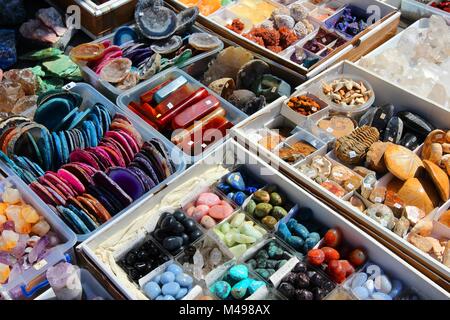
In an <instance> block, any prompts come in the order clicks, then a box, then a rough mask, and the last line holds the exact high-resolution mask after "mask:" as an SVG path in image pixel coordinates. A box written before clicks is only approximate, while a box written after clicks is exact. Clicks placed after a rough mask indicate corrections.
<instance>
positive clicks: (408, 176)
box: [232, 63, 449, 277]
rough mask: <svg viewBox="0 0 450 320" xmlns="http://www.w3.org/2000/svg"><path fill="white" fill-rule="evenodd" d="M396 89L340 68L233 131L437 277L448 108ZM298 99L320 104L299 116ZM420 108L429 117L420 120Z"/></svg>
mask: <svg viewBox="0 0 450 320" xmlns="http://www.w3.org/2000/svg"><path fill="white" fill-rule="evenodd" d="M336 79H338V80H339V81H336ZM346 81H347V82H346ZM348 82H350V84H348ZM361 90H362V91H364V92H362V93H358V91H361ZM401 90H402V89H400V88H399V87H396V86H395V85H393V84H390V83H389V82H386V81H384V80H381V79H379V78H376V77H374V76H371V75H370V73H368V72H367V71H364V70H363V69H361V68H358V67H355V65H353V64H350V63H344V64H340V65H338V66H336V67H335V68H333V69H330V70H329V71H328V72H325V73H324V74H322V75H321V76H319V77H318V78H317V79H313V80H311V81H310V82H308V83H305V84H304V85H301V86H299V87H298V88H297V91H296V92H295V93H294V94H293V95H292V97H290V98H287V97H286V98H281V99H279V100H278V101H277V102H275V103H273V104H272V105H270V106H268V107H266V109H265V110H263V111H261V112H259V113H256V114H255V115H253V116H251V117H249V118H248V119H247V120H245V121H244V122H243V123H241V124H240V125H238V126H237V127H235V128H234V129H233V131H232V132H233V135H234V136H236V138H237V140H238V141H239V142H241V143H247V144H249V147H250V149H251V150H254V151H258V154H260V155H261V156H262V157H263V158H264V159H267V160H268V161H271V163H272V164H273V165H275V166H279V167H280V168H281V169H282V170H285V171H286V172H287V173H288V174H289V176H291V177H294V179H296V180H297V181H299V182H301V183H302V185H304V186H305V187H307V188H308V189H313V190H316V191H317V192H318V193H319V194H321V195H322V196H323V197H325V198H328V199H332V200H331V201H333V203H337V204H339V205H340V207H341V208H345V209H344V210H346V211H345V212H351V215H352V216H356V217H358V218H359V219H361V220H363V221H365V223H366V224H369V225H371V226H373V227H374V228H375V229H377V231H379V232H383V233H384V234H386V235H389V237H390V238H391V239H392V241H393V242H394V243H396V244H397V245H398V244H401V245H402V246H403V247H405V248H408V249H407V250H409V252H410V253H411V254H412V257H413V259H423V260H425V261H427V263H428V264H429V265H432V266H433V268H434V269H435V270H439V272H440V273H441V274H442V275H443V277H445V275H446V274H448V268H449V265H448V262H449V260H448V253H449V250H448V243H449V234H448V229H445V228H440V226H437V224H438V221H437V220H438V218H437V217H436V215H435V213H436V212H437V211H439V210H441V209H440V208H443V206H444V207H445V206H446V204H447V202H448V200H449V197H448V185H447V183H448V181H449V178H448V174H447V172H446V167H445V163H446V156H445V155H446V153H445V152H444V150H443V144H445V136H446V131H445V130H446V129H445V128H446V124H445V121H446V120H444V119H445V117H446V116H447V111H445V110H444V109H442V108H439V107H437V106H434V105H433V104H430V103H426V102H425V101H423V100H420V99H418V98H416V97H415V96H413V95H410V97H409V98H407V97H405V95H406V93H402V94H400V93H399V92H401ZM378 92H383V95H382V97H380V96H379V95H378V94H377V93H378ZM365 93H367V96H365ZM388 93H389V94H388ZM302 95H303V96H304V95H308V97H310V98H311V99H314V101H315V102H317V103H323V104H324V107H323V108H321V109H320V110H318V111H316V112H315V113H313V114H311V115H302V114H299V113H298V112H297V111H296V110H293V109H292V99H293V97H294V98H295V97H297V96H302ZM352 95H355V96H354V97H352ZM364 97H367V100H368V101H371V103H370V104H369V105H367V102H364V100H365V99H364ZM400 97H402V98H400ZM357 99H362V100H361V103H364V104H365V105H364V104H363V105H358V102H357ZM334 101H338V102H341V103H340V104H336V103H335V102H334ZM372 104H373V105H372ZM425 104H426V105H427V106H426V107H425ZM361 107H363V108H362V109H361ZM335 108H338V109H335ZM427 108H428V110H433V112H428V113H426V116H424V115H423V110H427ZM440 128H443V130H442V129H440ZM267 137H270V139H268V138H267ZM267 141H271V142H272V143H270V144H268V143H267ZM297 141H301V142H303V144H308V145H311V146H314V147H315V149H313V150H314V152H312V153H310V154H305V153H302V152H301V151H302V150H299V148H298V146H297V145H296V143H297ZM294 142H295V143H294ZM285 148H287V149H288V151H285V150H284V149H285ZM286 154H288V155H289V157H288V156H287V155H286ZM319 190H320V191H319Z"/></svg>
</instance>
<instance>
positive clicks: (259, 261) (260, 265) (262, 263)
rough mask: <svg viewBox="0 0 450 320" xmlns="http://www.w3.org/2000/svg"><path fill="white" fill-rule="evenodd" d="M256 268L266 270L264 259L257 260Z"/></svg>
mask: <svg viewBox="0 0 450 320" xmlns="http://www.w3.org/2000/svg"><path fill="white" fill-rule="evenodd" d="M256 261H257V263H258V268H267V260H266V259H261V258H260V259H257V260H256Z"/></svg>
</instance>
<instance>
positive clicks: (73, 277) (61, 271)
mask: <svg viewBox="0 0 450 320" xmlns="http://www.w3.org/2000/svg"><path fill="white" fill-rule="evenodd" d="M46 275H47V280H48V282H49V283H50V286H51V287H52V289H53V291H54V293H55V295H56V297H57V299H58V300H80V299H81V298H82V293H83V288H82V286H81V280H80V269H79V268H78V267H77V266H74V265H72V264H70V263H67V262H61V263H59V264H57V265H56V266H54V267H51V268H49V269H48V270H47V274H46Z"/></svg>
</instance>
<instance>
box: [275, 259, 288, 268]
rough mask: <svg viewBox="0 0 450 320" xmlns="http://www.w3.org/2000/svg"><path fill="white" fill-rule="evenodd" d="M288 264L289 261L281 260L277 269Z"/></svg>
mask: <svg viewBox="0 0 450 320" xmlns="http://www.w3.org/2000/svg"><path fill="white" fill-rule="evenodd" d="M286 262H288V261H287V260H280V261H278V265H277V269H280V268H281V267H282V266H284V265H285V264H286Z"/></svg>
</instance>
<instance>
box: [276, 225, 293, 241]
mask: <svg viewBox="0 0 450 320" xmlns="http://www.w3.org/2000/svg"><path fill="white" fill-rule="evenodd" d="M277 234H278V235H279V236H280V237H281V239H283V240H285V241H287V239H288V238H290V237H291V236H292V233H291V232H290V231H289V229H288V227H287V225H286V224H285V223H283V222H280V223H278V231H277Z"/></svg>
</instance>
